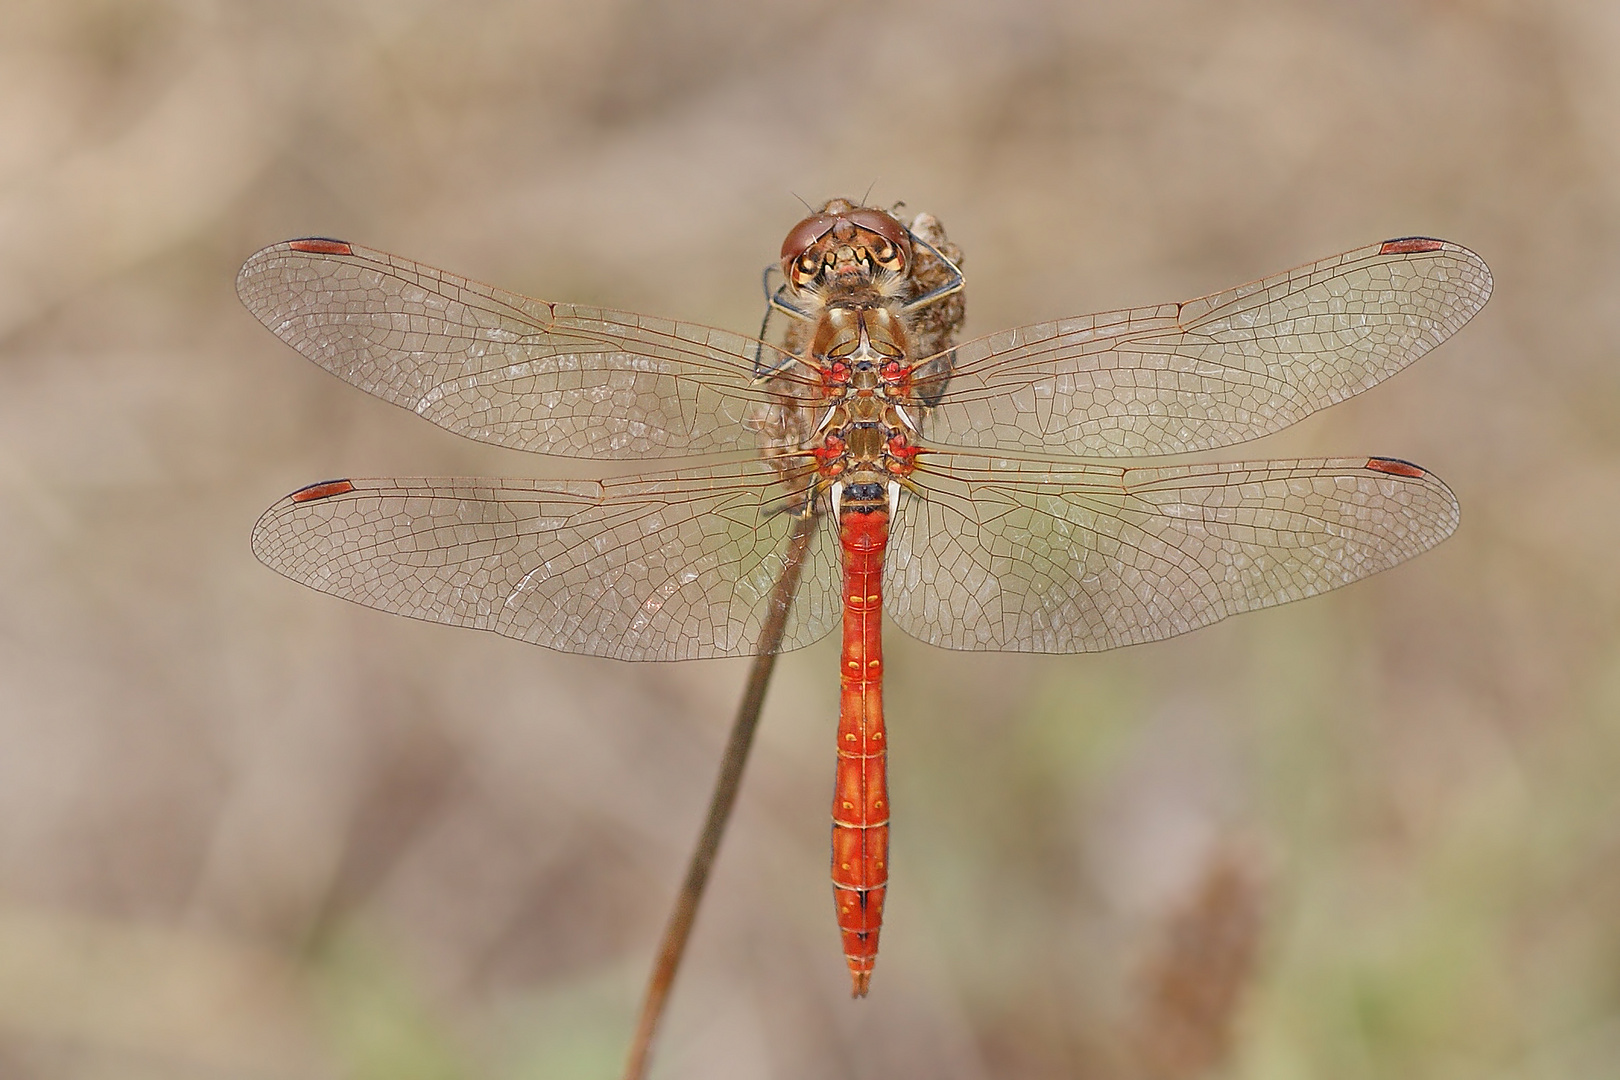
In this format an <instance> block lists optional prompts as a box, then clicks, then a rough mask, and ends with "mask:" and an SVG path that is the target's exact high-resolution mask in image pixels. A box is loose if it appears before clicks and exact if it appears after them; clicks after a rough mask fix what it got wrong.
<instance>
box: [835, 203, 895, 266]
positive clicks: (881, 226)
mask: <svg viewBox="0 0 1620 1080" xmlns="http://www.w3.org/2000/svg"><path fill="white" fill-rule="evenodd" d="M843 216H844V217H845V218H848V219H849V220H850V221H851V222H853V223H854V224H855V225H857V226H859V227H860V228H862V229H865V230H866V231H867V232H870V233H876V234H877V235H878V236H879V237H881V238H882V239H884V240H885V241H887V242H888V245H889V246H888V247H886V248H883V249H880V250H879V251H878V252H877V253H876V254H877V258H878V260H879V261H880V262H883V263H885V264H888V263H893V262H898V263H901V264H904V263H906V262H909V261H910V260H911V237H910V234H908V233H907V232H906V227H905V226H904V225H902V224H900V223H899V222H898V221H896V220H895V219H894V218H893V217H891V216H890V215H888V214H885V213H884V212H883V211H882V210H873V209H871V208H869V207H862V208H861V209H859V210H851V211H850V212H849V213H847V214H844V215H843Z"/></svg>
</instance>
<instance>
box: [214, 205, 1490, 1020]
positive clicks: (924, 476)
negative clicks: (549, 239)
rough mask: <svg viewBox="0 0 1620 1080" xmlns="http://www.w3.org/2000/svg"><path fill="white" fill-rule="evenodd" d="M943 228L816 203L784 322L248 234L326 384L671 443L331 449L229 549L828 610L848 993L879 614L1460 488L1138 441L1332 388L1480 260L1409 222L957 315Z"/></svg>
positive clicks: (1340, 543) (1151, 611)
mask: <svg viewBox="0 0 1620 1080" xmlns="http://www.w3.org/2000/svg"><path fill="white" fill-rule="evenodd" d="M947 249H949V244H948V242H947V241H946V240H945V237H944V233H943V230H942V229H940V228H939V226H938V223H937V221H934V220H933V219H931V218H928V217H927V216H926V215H919V216H918V217H916V218H915V219H913V220H912V222H911V223H910V225H909V227H908V226H906V225H904V224H902V223H901V222H900V220H899V219H898V218H897V217H896V216H895V215H893V214H890V213H886V212H884V211H882V210H878V209H874V208H871V207H861V206H858V205H856V204H854V203H852V202H850V201H848V200H834V201H833V202H830V203H828V204H827V205H826V206H825V207H824V208H823V209H822V210H821V211H820V212H818V213H815V214H812V215H810V216H809V217H806V218H805V219H804V220H802V221H800V222H799V223H798V224H797V225H795V226H794V227H793V229H792V230H791V231H790V232H789V234H788V237H787V239H786V241H785V242H784V243H783V245H782V252H781V258H782V261H781V264H780V268H781V272H782V275H783V279H784V283H783V285H782V287H781V288H780V289H779V290H777V291H776V292H774V293H771V294H770V295H771V306H772V310H774V311H779V312H781V313H783V314H785V315H787V316H788V317H789V318H790V319H791V320H792V322H791V323H790V325H789V327H788V333H787V335H786V338H785V341H784V344H783V345H780V346H778V345H774V344H771V343H768V342H765V341H762V340H759V339H755V338H750V337H745V336H743V335H738V334H732V333H729V332H727V331H724V330H718V329H714V328H710V327H703V326H695V325H692V324H689V323H681V322H675V321H672V320H667V319H659V318H654V317H651V316H646V315H639V314H636V313H633V312H623V311H612V310H608V309H604V308H598V307H592V306H585V305H571V304H565V303H556V302H550V301H540V300H532V299H529V298H527V297H523V296H518V295H516V294H513V293H508V292H503V291H501V290H499V289H494V288H491V287H490V286H487V285H481V284H479V283H477V282H473V281H468V280H466V279H464V278H460V277H457V276H455V275H453V274H449V273H446V272H444V271H441V270H435V269H433V268H431V267H425V266H421V265H419V264H417V263H413V262H410V261H409V260H406V259H400V258H397V257H395V256H392V255H388V254H386V253H383V252H379V251H372V250H369V249H366V248H362V247H358V246H355V245H352V244H349V243H346V242H343V241H337V240H327V239H310V240H297V241H289V242H287V243H282V244H276V245H272V246H271V247H268V248H266V249H264V250H263V251H261V252H259V253H258V254H256V255H254V256H252V257H251V258H249V259H248V260H247V262H246V263H245V264H244V265H243V267H242V271H241V273H240V274H239V275H238V278H237V290H238V292H239V293H240V295H241V297H242V300H243V302H244V303H245V304H246V305H247V306H248V308H249V309H250V310H251V311H252V312H253V313H254V314H255V315H256V316H257V317H258V318H259V319H260V320H261V321H262V322H263V323H264V324H265V325H266V326H267V327H268V328H269V329H270V330H272V331H273V332H274V333H276V334H277V335H278V336H280V337H281V338H282V339H283V340H285V341H286V342H287V343H288V344H290V345H292V346H293V347H294V348H296V349H298V350H299V351H300V352H302V353H303V354H304V355H305V356H307V357H309V358H310V359H311V360H313V361H314V362H316V363H317V364H320V365H321V366H322V367H324V368H326V369H327V370H329V371H331V372H332V373H333V374H335V375H337V376H339V377H340V378H342V379H344V380H346V381H348V382H350V383H352V384H354V385H355V386H358V387H360V388H362V389H364V390H366V391H367V392H369V393H371V394H374V395H376V396H378V397H381V398H383V399H384V400H386V401H390V402H393V403H394V404H397V405H400V406H402V407H404V408H407V409H410V410H411V411H412V412H414V413H416V414H417V415H419V416H422V417H424V418H426V419H429V420H432V421H433V422H435V423H437V424H440V425H442V426H444V427H446V428H448V429H449V430H451V431H455V432H457V433H459V434H461V435H464V436H466V437H468V438H472V439H478V440H481V441H484V442H490V443H494V444H497V445H500V446H506V447H511V448H515V449H522V450H530V451H534V452H538V453H546V454H555V455H561V456H568V457H579V458H589V459H597V458H608V459H619V460H633V461H644V460H648V459H654V458H668V459H683V460H684V462H685V464H684V465H683V466H679V467H675V468H671V469H668V470H666V471H659V472H646V473H642V474H639V475H633V476H615V477H610V478H605V479H589V480H577V481H539V480H486V479H478V478H438V479H434V478H429V479H412V480H391V479H375V480H367V479H344V480H338V481H326V482H323V483H320V484H313V485H310V486H308V487H306V488H303V489H301V490H299V491H297V492H295V493H293V494H292V495H290V496H288V497H287V498H285V499H283V500H281V501H280V502H278V503H277V504H276V505H275V506H273V507H271V508H270V509H269V510H268V511H267V512H266V513H265V515H264V516H263V517H262V518H261V519H260V521H259V523H258V525H257V526H256V527H255V529H254V534H253V549H254V552H255V553H256V554H257V555H258V556H259V558H260V559H262V560H263V561H264V562H265V563H266V564H268V565H269V566H271V567H273V568H274V569H276V570H278V571H279V572H281V573H283V574H285V575H287V576H288V577H291V578H293V579H294V580H296V581H300V582H302V583H304V584H307V585H310V586H312V587H314V588H316V589H320V590H322V591H324V592H328V593H332V594H334V595H337V596H341V597H344V598H346V599H349V600H353V601H355V602H357V603H361V604H365V605H367V606H370V607H374V608H378V609H381V610H385V611H393V612H397V613H400V614H405V615H410V616H413V617H415V618H421V619H428V620H432V621H435V622H441V623H450V624H454V625H459V626H471V627H475V628H479V629H485V630H490V631H493V632H495V633H499V634H503V635H506V636H509V637H513V638H517V639H520V640H524V641H530V642H533V643H535V644H540V645H544V646H547V647H549V648H554V649H561V650H565V651H570V652H578V653H586V654H591V655H596V656H607V657H613V658H617V659H621V660H681V659H697V658H705V657H721V656H743V655H748V654H750V653H752V652H754V651H756V650H757V649H758V648H759V642H760V640H761V635H762V632H763V631H762V628H763V627H765V626H766V625H770V624H772V623H773V621H774V622H776V623H777V624H778V625H779V626H780V628H781V633H782V636H781V638H780V644H779V645H778V646H777V647H779V648H781V649H783V650H786V649H793V648H798V647H801V646H804V645H808V644H810V643H811V642H814V641H816V640H819V639H820V638H822V637H824V636H826V635H827V634H828V633H830V632H832V631H833V630H834V629H835V628H837V627H839V626H842V631H843V650H842V652H841V654H840V713H839V724H838V771H837V774H836V787H835V796H834V802H833V875H832V876H833V883H834V887H835V890H836V892H835V895H836V897H837V910H838V923H839V927H840V931H841V933H842V935H843V939H844V951H845V956H846V958H847V959H848V963H849V968H850V971H851V974H852V978H853V987H854V990H855V992H856V993H857V994H863V993H865V991H866V987H867V985H868V980H869V979H870V975H871V971H872V964H873V963H874V961H875V959H876V954H877V937H878V931H879V929H880V927H881V923H882V908H883V898H884V895H885V890H886V883H887V872H888V871H887V858H888V802H887V790H886V785H885V757H884V755H885V753H886V735H885V728H884V721H883V709H882V693H881V687H882V681H881V680H882V643H881V626H882V623H883V621H884V619H885V617H886V618H887V620H888V621H889V622H891V623H893V624H895V625H897V626H899V627H900V628H901V629H902V630H905V631H906V632H907V633H910V634H912V635H913V636H915V637H918V638H920V639H922V640H924V641H927V642H929V643H931V644H935V645H939V646H943V647H946V648H955V649H974V650H1008V651H1019V652H1046V653H1077V652H1091V651H1096V650H1101V649H1109V648H1115V647H1118V646H1122V645H1132V644H1137V643H1141V642H1146V641H1154V640H1158V639H1161V638H1165V637H1169V636H1171V635H1173V634H1179V633H1184V632H1186V631H1189V630H1193V629H1196V628H1198V627H1200V626H1206V625H1208V624H1210V623H1213V622H1216V621H1218V620H1220V619H1223V618H1226V617H1227V616H1229V615H1234V614H1237V613H1240V612H1244V611H1251V610H1256V609H1259V608H1264V607H1269V606H1271V605H1274V604H1280V603H1284V602H1287V601H1291V600H1297V599H1300V598H1303V597H1307V596H1312V595H1315V594H1318V593H1321V592H1325V591H1327V590H1329V589H1334V588H1337V587H1339V586H1341V585H1345V584H1348V583H1349V582H1352V581H1355V580H1358V579H1360V578H1363V577H1366V576H1368V575H1370V574H1373V573H1375V572H1377V571H1379V570H1383V569H1387V568H1389V567H1391V566H1394V565H1396V564H1397V563H1399V562H1401V561H1403V560H1405V559H1408V558H1411V557H1412V556H1414V555H1416V554H1418V553H1420V552H1422V551H1425V550H1427V549H1428V548H1430V547H1432V546H1434V545H1435V544H1437V543H1439V542H1440V541H1441V540H1443V539H1445V538H1446V537H1447V536H1449V535H1450V534H1451V532H1452V531H1453V530H1454V529H1455V528H1456V525H1457V520H1458V508H1457V502H1456V499H1455V498H1454V497H1453V496H1452V494H1451V492H1450V490H1449V489H1448V488H1447V487H1446V486H1445V484H1443V483H1442V482H1441V481H1440V480H1439V479H1438V478H1436V477H1435V476H1434V475H1433V474H1432V473H1429V472H1428V471H1427V470H1425V469H1423V468H1421V467H1420V466H1417V465H1412V464H1410V463H1408V462H1404V461H1400V460H1398V459H1394V458H1384V457H1367V456H1365V455H1360V456H1356V457H1344V458H1323V459H1311V460H1300V461H1247V462H1241V461H1240V462H1220V463H1192V464H1174V465H1162V464H1152V465H1143V464H1139V463H1137V462H1134V461H1131V460H1129V459H1132V458H1136V457H1160V456H1164V455H1175V454H1186V453H1191V452H1196V451H1204V450H1210V449H1215V448H1219V447H1224V446H1230V445H1232V444H1235V443H1239V442H1243V441H1245V440H1248V439H1254V438H1258V437H1260V436H1262V435H1266V434H1269V433H1271V432H1274V431H1278V430H1280V429H1282V428H1284V427H1286V426H1288V425H1290V424H1292V423H1294V422H1295V421H1297V420H1300V419H1302V418H1303V417H1305V416H1307V415H1309V414H1310V413H1312V412H1314V411H1316V410H1318V409H1321V408H1324V407H1326V406H1328V405H1331V404H1333V403H1335V402H1338V401H1342V400H1344V399H1345V398H1348V397H1350V396H1352V395H1355V394H1358V393H1361V392H1362V391H1365V390H1367V389H1368V388H1370V387H1372V386H1373V385H1375V384H1376V383H1378V382H1380V381H1381V380H1383V379H1385V378H1387V377H1389V376H1390V375H1393V374H1394V373H1395V372H1397V371H1399V370H1401V369H1402V368H1404V367H1405V366H1406V365H1408V364H1409V363H1411V362H1412V361H1413V360H1415V359H1417V358H1418V357H1419V356H1421V355H1423V354H1424V353H1425V352H1427V351H1428V350H1429V349H1431V348H1433V347H1434V346H1436V345H1437V344H1439V343H1440V342H1442V341H1444V340H1445V339H1446V338H1448V337H1449V336H1451V335H1452V334H1453V333H1455V332H1456V331H1457V330H1458V329H1460V328H1461V327H1462V326H1463V324H1465V323H1466V322H1467V321H1468V320H1469V319H1470V318H1472V317H1473V315H1474V313H1475V312H1477V311H1478V310H1479V309H1480V308H1481V307H1482V306H1483V305H1484V303H1485V301H1486V300H1487V299H1488V297H1489V296H1490V290H1491V277H1490V272H1489V270H1487V269H1486V267H1485V264H1484V262H1483V261H1482V260H1480V258H1479V256H1477V255H1475V254H1474V253H1473V252H1471V251H1469V250H1468V249H1466V248H1464V247H1461V246H1459V245H1457V244H1452V243H1448V242H1446V241H1442V240H1434V239H1429V238H1422V237H1406V238H1400V239H1395V240H1387V241H1384V242H1383V243H1381V244H1372V245H1369V246H1367V247H1363V248H1359V249H1356V250H1353V251H1349V252H1345V253H1344V254H1342V255H1336V256H1333V257H1331V258H1327V259H1323V260H1321V261H1319V262H1316V263H1312V264H1308V265H1306V266H1302V267H1298V268H1296V269H1294V270H1290V271H1286V272H1284V273H1281V274H1276V275H1273V276H1271V277H1268V278H1264V279H1261V280H1259V281H1254V282H1251V283H1249V284H1246V285H1240V286H1237V287H1235V288H1231V289H1226V290H1223V291H1221V292H1216V293H1212V294H1210V295H1208V296H1204V297H1199V298H1196V299H1192V300H1187V301H1184V302H1181V303H1167V304H1154V305H1148V306H1146V307H1140V308H1133V309H1128V310H1124V311H1114V312H1103V313H1099V314H1095V315H1084V316H1078V317H1073V318H1065V319H1058V320H1054V321H1051V322H1045V323H1038V324H1034V325H1030V326H1023V327H1019V328H1016V329H1013V330H1007V331H1002V332H1000V333H996V334H991V335H989V336H987V337H982V338H978V339H976V340H972V341H968V342H965V343H963V344H961V345H957V344H955V333H956V330H957V328H958V327H959V325H960V322H961V317H962V310H963V309H962V297H961V291H960V290H961V285H962V277H961V273H960V271H959V270H958V269H957V266H956V264H955V260H954V259H952V258H948V257H947V256H946V255H945V254H944V252H945V251H946V250H947ZM950 250H954V249H950ZM783 511H789V512H786V513H784V512H783ZM790 539H791V540H792V541H793V542H794V543H797V544H800V546H799V547H798V548H797V549H796V550H798V551H800V552H801V553H802V563H801V562H797V561H796V562H795V566H796V567H797V568H799V569H802V574H801V576H800V577H799V578H798V579H797V580H798V586H797V587H798V592H797V598H796V599H795V600H794V602H793V604H792V606H791V608H790V609H787V610H786V612H785V613H784V611H783V609H782V608H781V606H780V603H779V601H778V600H777V599H776V592H775V590H774V588H773V585H774V583H775V582H777V581H778V579H779V578H780V577H781V574H782V571H783V568H784V565H785V562H784V554H783V553H784V550H785V548H786V547H787V546H788V544H789V541H790ZM773 605H774V606H773Z"/></svg>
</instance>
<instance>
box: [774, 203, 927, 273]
mask: <svg viewBox="0 0 1620 1080" xmlns="http://www.w3.org/2000/svg"><path fill="white" fill-rule="evenodd" d="M910 261H911V234H910V233H908V232H907V231H906V227H905V226H904V225H902V224H900V222H899V221H897V220H895V218H894V217H892V216H891V215H889V214H887V213H884V212H883V211H882V210H876V209H873V208H872V207H869V206H856V205H855V204H853V203H851V202H850V201H849V200H847V199H833V200H832V201H831V202H829V203H827V205H826V206H825V207H823V208H822V210H821V212H820V213H816V214H811V215H810V216H809V217H807V218H805V219H804V220H803V221H801V222H799V223H798V224H797V225H795V226H793V229H792V231H791V232H789V233H788V235H787V239H786V240H784V241H782V274H783V276H784V277H786V278H787V280H788V281H789V283H791V284H792V286H793V288H794V289H795V290H806V289H816V288H829V287H832V286H835V285H836V286H840V287H842V288H845V289H849V288H854V287H858V286H864V285H872V284H875V283H877V282H878V281H879V280H880V279H881V278H890V277H898V276H900V275H903V274H904V273H905V271H906V266H907V265H908V264H909V263H910Z"/></svg>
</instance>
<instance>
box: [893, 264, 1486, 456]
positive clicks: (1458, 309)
mask: <svg viewBox="0 0 1620 1080" xmlns="http://www.w3.org/2000/svg"><path fill="white" fill-rule="evenodd" d="M1490 292H1491V275H1490V271H1489V270H1488V269H1487V268H1486V266H1485V263H1484V262H1483V261H1482V260H1481V259H1480V257H1479V256H1478V255H1475V254H1474V253H1473V252H1472V251H1469V250H1468V249H1467V248H1464V247H1461V246H1460V245H1457V244H1452V243H1448V242H1446V241H1441V240H1428V239H1423V238H1411V239H1408V240H1391V241H1386V242H1384V243H1383V244H1375V245H1372V246H1370V247H1364V248H1360V249H1358V250H1355V251H1350V252H1346V253H1345V254H1343V255H1337V256H1334V257H1333V258H1330V259H1324V260H1322V261H1321V262H1317V263H1313V264H1311V265H1309V266H1302V267H1299V268H1298V269H1296V270H1290V271H1288V272H1286V273H1282V274H1277V275H1275V276H1274V277H1269V278H1265V279H1263V280H1261V281H1255V282H1251V283H1250V284H1247V285H1241V286H1238V287H1237V288H1234V289H1228V290H1226V291H1225V292H1219V293H1214V294H1212V295H1210V296H1206V297H1202V298H1200V299H1197V300H1189V301H1187V302H1185V303H1181V304H1162V305H1160V306H1158V307H1144V308H1134V309H1131V310H1128V311H1115V312H1108V313H1104V314H1099V315H1088V316H1084V317H1081V318H1076V319H1060V320H1057V321H1054V322H1047V323H1039V324H1036V325H1033V326H1024V327H1019V328H1018V329H1014V330H1007V331H1004V332H1002V333H999V334H992V335H990V336H989V337H984V338H979V339H977V340H975V341H970V342H967V343H966V344H964V345H962V346H960V347H959V348H958V349H957V350H956V354H955V357H954V362H953V366H952V367H951V374H950V375H949V381H948V383H947V384H945V385H944V386H943V387H942V388H935V389H934V390H933V391H932V394H933V395H937V394H938V393H939V392H941V390H942V391H943V394H944V398H943V402H942V404H940V405H939V406H938V407H937V408H935V409H934V410H932V412H931V413H930V414H929V416H928V418H927V420H926V422H925V423H926V426H925V432H926V434H927V436H928V439H929V441H930V442H933V443H936V444H939V445H943V446H953V447H969V448H979V449H985V450H989V449H999V450H1008V451H1015V452H1016V451H1030V452H1038V453H1071V454H1075V455H1078V456H1082V457H1129V456H1140V455H1160V454H1180V453H1186V452H1190V451H1195V450H1207V449H1210V448H1212V447H1218V446H1226V445H1230V444H1232V443H1237V442H1242V441H1244V440H1246V439H1253V438H1257V437H1259V436H1261V435H1265V434H1268V433H1270V432H1274V431H1278V430H1280V429H1282V428H1284V427H1287V426H1288V425H1289V424H1292V423H1294V422H1295V421H1297V420H1299V419H1301V418H1302V417H1304V416H1306V415H1308V414H1310V413H1312V412H1314V411H1316V410H1317V409H1320V408H1323V407H1325V406H1327V405H1331V404H1333V403H1334V402H1338V401H1342V400H1344V399H1345V398H1347V397H1350V396H1352V395H1354V394H1358V393H1360V392H1361V391H1363V390H1365V389H1367V388H1368V387H1370V386H1372V385H1373V384H1375V383H1377V382H1379V381H1380V380H1382V379H1385V378H1387V377H1389V376H1390V375H1392V374H1394V373H1395V372H1397V371H1399V370H1400V369H1401V368H1403V367H1405V366H1406V365H1408V364H1410V363H1411V362H1412V361H1414V360H1416V359H1417V358H1418V357H1420V356H1422V355H1423V354H1424V353H1426V352H1428V351H1429V350H1430V349H1432V348H1433V347H1434V346H1436V345H1438V344H1439V343H1440V342H1442V341H1444V340H1445V339H1446V338H1448V337H1450V336H1451V335H1452V334H1453V333H1455V332H1456V331H1457V329H1458V328H1459V327H1461V326H1462V325H1463V324H1464V323H1466V322H1467V321H1468V320H1469V319H1470V318H1472V317H1473V315H1474V313H1475V312H1476V311H1478V310H1479V309H1480V308H1481V307H1483V306H1484V304H1485V301H1486V300H1487V299H1489V297H1490ZM943 369H944V365H943V364H940V363H936V364H934V365H928V364H924V365H921V366H920V369H919V370H921V371H929V370H932V371H936V372H942V371H943ZM919 394H920V396H921V397H922V398H923V399H924V400H929V399H930V397H931V391H930V388H929V387H928V385H927V384H926V382H925V383H924V384H923V385H922V386H920V387H919Z"/></svg>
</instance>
